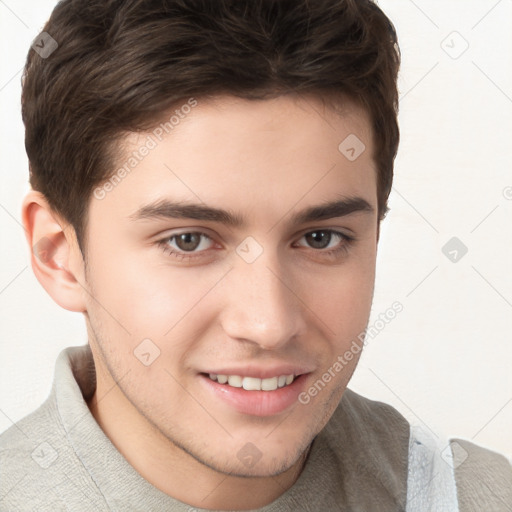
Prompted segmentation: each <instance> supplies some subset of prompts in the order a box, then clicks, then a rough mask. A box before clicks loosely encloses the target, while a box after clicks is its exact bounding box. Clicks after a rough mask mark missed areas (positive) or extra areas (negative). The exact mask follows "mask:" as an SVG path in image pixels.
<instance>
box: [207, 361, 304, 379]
mask: <svg viewBox="0 0 512 512" xmlns="http://www.w3.org/2000/svg"><path fill="white" fill-rule="evenodd" d="M311 371H312V369H311V368H309V367H306V366H302V365H295V364H289V363H288V364H275V363H274V364H270V363H268V364H266V365H265V366H261V364H260V365H246V366H238V367H234V366H230V367H220V368H216V369H209V370H207V371H205V372H202V373H207V374H209V373H214V374H215V375H239V376H240V377H253V378H256V379H269V378H271V377H279V376H281V375H292V374H293V375H295V376H296V377H297V376H299V375H302V374H304V373H310V372H311Z"/></svg>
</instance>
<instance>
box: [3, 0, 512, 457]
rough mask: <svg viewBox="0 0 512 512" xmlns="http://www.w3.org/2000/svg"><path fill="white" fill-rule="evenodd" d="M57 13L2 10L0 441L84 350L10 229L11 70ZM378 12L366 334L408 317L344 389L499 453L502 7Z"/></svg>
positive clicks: (45, 2)
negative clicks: (390, 47) (386, 153)
mask: <svg viewBox="0 0 512 512" xmlns="http://www.w3.org/2000/svg"><path fill="white" fill-rule="evenodd" d="M54 5H55V2H54V1H53V0H51V1H50V0H37V1H35V0H34V1H30V2H29V1H23V2H14V0H0V38H1V45H0V52H1V66H0V111H1V118H0V129H1V134H0V141H1V150H2V151H1V165H0V173H1V175H0V183H1V192H0V236H1V244H2V245H1V260H0V261H1V265H0V308H1V334H0V431H2V430H4V429H6V428H7V427H9V426H10V425H11V424H12V423H13V422H15V421H17V420H18V419H20V418H22V417H23V416H25V415H26V414H27V413H29V412H30V411H32V410H33V409H35V408H36V407H37V406H38V405H40V404H41V403H42V401H43V400H44V399H45V398H46V397H47V395H48V393H49V391H50V386H51V382H52V377H53V367H54V362H55V359H56V357H57V354H58V353H59V352H60V350H61V349H62V348H64V347H66V346H70V345H80V344H84V343H86V335H85V325H84V320H83V318H82V316H81V315H78V314H74V313H69V312H67V311H65V310H62V309H60V308H59V307H58V306H57V305H56V304H54V303H53V301H52V300H51V299H50V298H49V296H47V295H46V293H45V292H44V290H43V289H42V287H41V286H40V285H39V283H38V282H37V281H36V279H35V278H34V276H33V274H32V270H31V268H30V266H29V257H28V254H29V253H28V248H27V246H26V243H25V239H24V233H23V229H22V228H21V227H20V224H19V222H20V206H21V200H22V197H23V195H24V193H25V192H26V190H28V164H27V158H26V155H25V150H24V143H23V138H24V132H23V125H22V122H21V115H20V106H19V103H20V101H19V98H20V90H21V89H20V79H21V69H22V67H23V64H24V61H25V56H26V53H27V51H28V48H29V46H30V44H31V41H32V40H33V39H34V38H35V36H36V35H37V34H38V33H39V32H40V30H41V28H42V26H43V24H44V22H45V20H46V18H47V17H48V16H49V14H50V12H51V10H52V8H53V6H54ZM380 5H381V7H382V8H383V10H384V11H385V12H386V13H387V14H388V15H389V17H390V18H391V19H392V20H393V22H394V24H395V26H396V28H397V31H398V35H399V39H400V45H401V50H402V58H403V65H402V70H401V75H400V82H399V83H400V91H401V104H400V126H401V136H402V141H401V146H400V149H399V156H398V158H397V161H396V169H395V184H394V190H393V192H392V194H391V198H390V206H391V212H390V213H389V215H388V217H387V219H386V220H385V221H384V223H383V225H382V230H383V231H382V236H381V243H380V248H379V257H378V268H377V271H378V276H377V283H376V291H375V300H374V307H373V310H372V319H371V320H370V324H371V323H372V322H373V321H374V320H375V319H376V318H377V317H378V315H379V313H381V312H384V311H385V310H386V309H387V308H389V307H390V305H391V304H392V303H393V302H394V301H397V300H398V301H400V302H401V303H402V304H403V307H404V310H403V312H401V313H400V314H399V315H398V316H397V317H396V318H395V319H394V320H393V321H392V322H391V323H389V324H388V325H387V326H386V327H385V329H383V330H382V331H381V332H380V333H379V335H378V336H377V337H375V338H373V339H371V340H370V341H369V342H368V344H367V346H366V347H365V350H364V353H363V356H362V359H361V362H360V365H359V367H358V369H357V370H356V373H355V375H354V377H353V380H352V381H351V384H350V387H351V388H352V389H354V390H355V391H357V392H360V393H362V394H363V395H366V396H368V397H370V398H373V399H377V400H381V401H384V402H387V403H390V404H392V405H394V406H395V407H396V408H397V409H398V410H399V411H400V412H401V413H402V414H404V415H405V416H406V417H407V418H408V419H409V420H410V421H412V422H415V423H417V422H423V423H424V424H426V425H427V426H428V428H430V429H432V430H433V431H434V432H437V433H441V434H443V435H445V436H455V437H462V438H465V439H469V440H472V441H473V442H475V443H477V444H480V445H482V446H486V447H489V448H491V449H494V450H496V451H500V452H502V453H505V454H507V455H508V456H510V455H512V335H511V329H512V171H511V162H512V0H501V1H497V0H478V1H476V0H473V1H468V0H435V1H426V0H416V1H414V2H413V1H412V0H386V1H381V2H380ZM454 32H456V33H454ZM443 41H444V42H443ZM466 45H469V47H468V48H467V50H466V51H465V52H464V53H462V54H461V52H462V50H464V49H465V47H466ZM454 57H457V58H454ZM452 237H457V238H458V239H459V240H460V241H461V242H463V243H464V245H465V246H466V247H467V248H468V252H467V254H465V255H464V256H463V257H460V253H459V260H458V261H457V262H455V263H454V262H452V261H450V260H449V259H448V258H447V257H446V256H445V255H444V254H443V252H442V247H443V246H444V245H445V244H446V243H447V242H448V241H449V240H450V239H451V238H452Z"/></svg>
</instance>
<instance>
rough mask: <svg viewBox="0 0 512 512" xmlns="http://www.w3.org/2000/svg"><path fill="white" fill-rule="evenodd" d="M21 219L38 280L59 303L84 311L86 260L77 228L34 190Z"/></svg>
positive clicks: (24, 206) (24, 207) (25, 201)
mask: <svg viewBox="0 0 512 512" xmlns="http://www.w3.org/2000/svg"><path fill="white" fill-rule="evenodd" d="M22 220H23V226H24V227H25V235H26V238H27V242H28V244H29V247H30V251H31V257H30V262H31V265H32V269H33V271H34V274H35V276H36V278H37V280H38V281H39V282H40V283H41V285H42V287H43V288H44V289H45V290H46V291H47V292H48V294H49V295H50V297H51V298H52V299H53V300H54V301H55V302H56V303H57V304H58V305H59V306H61V307H63V308H64V309H67V310H69V311H76V312H85V311H86V308H85V300H84V293H85V291H84V288H83V285H84V284H85V280H84V262H83V258H82V254H81V252H80V249H79V247H78V242H77V239H76V234H75V230H74V228H73V227H72V226H71V225H70V224H69V223H67V222H65V221H64V220H63V219H62V218H61V217H60V216H58V215H57V214H56V213H55V212H54V211H53V210H52V209H51V208H50V206H49V205H48V202H47V200H46V198H45V197H44V196H43V195H42V194H41V193H40V192H37V191H34V190H31V191H30V192H29V193H28V194H27V195H26V196H25V199H24V200H23V205H22Z"/></svg>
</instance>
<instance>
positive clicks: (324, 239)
mask: <svg viewBox="0 0 512 512" xmlns="http://www.w3.org/2000/svg"><path fill="white" fill-rule="evenodd" d="M304 238H305V239H306V240H307V242H308V244H310V246H311V247H313V248H314V249H325V248H326V247H328V246H329V243H330V242H331V238H332V232H331V231H311V233H307V234H306V235H304Z"/></svg>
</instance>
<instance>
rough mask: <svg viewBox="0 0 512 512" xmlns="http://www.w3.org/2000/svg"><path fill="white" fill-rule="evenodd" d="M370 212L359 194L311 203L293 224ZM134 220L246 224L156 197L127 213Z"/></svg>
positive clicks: (226, 214) (230, 214)
mask: <svg viewBox="0 0 512 512" xmlns="http://www.w3.org/2000/svg"><path fill="white" fill-rule="evenodd" d="M358 212H361V213H373V212H374V208H373V206H371V205H370V203H368V201H366V200H365V199H363V198H362V197H348V198H343V199H340V200H335V201H328V202H325V203H323V204H319V205H317V206H310V207H308V208H305V209H304V210H301V211H300V212H298V213H296V214H294V215H293V216H292V218H291V221H290V223H291V224H292V225H299V224H305V223H307V222H314V221H320V220H326V219H333V218H336V217H344V216H346V215H350V214H352V213H358ZM129 218H130V219H132V220H133V221H141V220H152V219H194V220H200V221H210V222H219V223H221V224H225V225H227V226H231V227H236V228H241V227H243V226H244V225H245V221H244V218H243V217H242V216H241V215H239V214H236V213H233V212H231V211H228V210H223V209H220V208H215V207H212V206H207V205H205V204H200V203H190V202H180V201H170V200H168V199H161V200H157V201H155V202H153V203H150V204H148V205H145V206H142V207H141V208H139V209H138V210H137V211H136V212H135V213H133V214H132V215H130V217H129Z"/></svg>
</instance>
